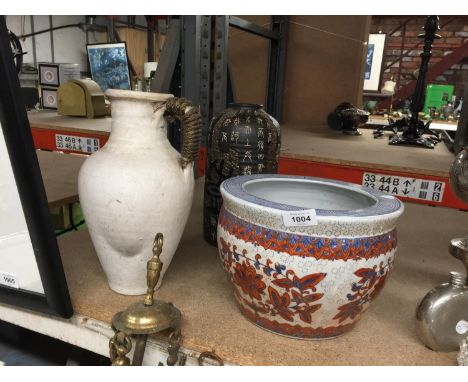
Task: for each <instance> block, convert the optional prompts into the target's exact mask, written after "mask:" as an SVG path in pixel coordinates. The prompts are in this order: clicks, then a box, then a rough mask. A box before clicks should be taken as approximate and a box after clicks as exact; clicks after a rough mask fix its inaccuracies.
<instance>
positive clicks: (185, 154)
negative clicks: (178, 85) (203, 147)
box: [166, 97, 203, 168]
mask: <svg viewBox="0 0 468 382" xmlns="http://www.w3.org/2000/svg"><path fill="white" fill-rule="evenodd" d="M166 118H167V119H168V121H169V122H171V123H172V122H174V121H175V120H176V119H177V120H179V121H180V122H181V123H182V131H183V143H182V149H181V151H180V154H181V158H180V164H181V166H182V168H185V167H187V165H188V164H189V163H192V162H194V161H195V160H196V159H197V158H198V147H199V145H200V139H201V133H202V126H203V121H202V117H201V114H200V112H199V111H198V109H197V108H195V107H194V106H193V105H192V103H191V102H190V101H188V100H187V99H186V98H177V97H174V98H171V99H170V100H168V101H167V102H166Z"/></svg>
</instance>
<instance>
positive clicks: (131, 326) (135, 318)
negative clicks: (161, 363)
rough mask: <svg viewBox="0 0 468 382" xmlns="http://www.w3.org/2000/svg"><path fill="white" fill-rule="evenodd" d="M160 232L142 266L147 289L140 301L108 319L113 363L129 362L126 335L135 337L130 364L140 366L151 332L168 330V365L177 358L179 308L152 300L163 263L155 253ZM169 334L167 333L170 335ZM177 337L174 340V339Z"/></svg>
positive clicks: (129, 345) (159, 245)
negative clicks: (171, 339)
mask: <svg viewBox="0 0 468 382" xmlns="http://www.w3.org/2000/svg"><path fill="white" fill-rule="evenodd" d="M163 239H164V238H163V235H162V234H161V233H158V234H157V235H156V237H155V239H154V244H153V257H152V258H151V259H150V260H149V261H148V263H147V265H146V269H147V273H146V281H147V285H148V290H147V293H146V296H145V299H144V301H142V302H137V303H135V304H132V305H130V306H129V307H128V308H127V309H126V310H125V311H123V312H118V313H117V314H115V315H114V317H113V318H112V328H113V329H114V331H115V332H116V334H115V335H114V337H112V338H111V340H110V341H109V351H110V359H111V362H112V365H114V366H125V365H129V364H130V361H129V359H128V357H126V354H128V353H129V352H130V350H131V348H132V342H131V339H130V337H131V336H133V337H135V339H136V343H135V352H134V356H133V360H132V365H134V366H135V365H141V364H142V362H143V356H144V352H145V348H146V341H147V338H148V335H149V334H155V333H159V332H162V331H164V330H168V329H170V330H171V331H172V334H173V333H176V334H175V335H174V336H175V337H174V340H173V342H172V344H171V343H170V345H169V350H170V351H169V350H168V352H169V357H168V364H169V363H171V364H176V363H177V360H176V361H175V362H174V359H175V358H176V357H178V355H177V353H176V352H175V351H174V350H173V349H177V352H178V349H179V348H180V344H179V341H180V338H181V334H180V321H181V317H182V315H181V313H180V311H179V310H178V309H177V308H176V307H175V306H174V305H172V304H171V303H168V302H165V301H160V300H154V288H155V287H156V285H157V283H158V280H159V276H160V274H161V270H162V267H163V263H162V262H161V260H160V258H159V256H160V255H161V252H162V247H163ZM172 334H171V336H172ZM175 340H177V341H176V342H174V341H175Z"/></svg>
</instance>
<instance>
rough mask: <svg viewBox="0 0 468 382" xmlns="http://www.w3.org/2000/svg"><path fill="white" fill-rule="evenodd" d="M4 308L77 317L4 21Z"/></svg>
mask: <svg viewBox="0 0 468 382" xmlns="http://www.w3.org/2000/svg"><path fill="white" fill-rule="evenodd" d="M0 83H1V84H2V86H1V87H0V174H1V176H0V305H1V304H8V305H15V306H19V307H22V308H27V309H31V310H37V311H40V312H44V313H48V314H54V315H59V316H62V317H67V318H68V317H70V316H71V315H72V314H73V310H72V305H71V301H70V297H69V294H68V288H67V283H66V280H65V274H64V271H63V266H62V262H61V258H60V253H59V248H58V245H57V240H56V238H55V232H54V229H53V226H52V222H51V220H50V214H49V208H48V203H47V197H46V194H45V190H44V184H43V181H42V176H41V172H40V169H39V163H38V160H37V155H36V150H35V148H34V143H33V139H32V134H31V129H30V127H29V122H28V117H27V115H26V109H25V107H24V103H23V102H22V98H21V94H20V84H19V79H18V75H17V73H16V68H15V64H14V61H13V54H12V50H11V47H10V42H9V37H8V32H7V28H6V23H5V17H4V16H0Z"/></svg>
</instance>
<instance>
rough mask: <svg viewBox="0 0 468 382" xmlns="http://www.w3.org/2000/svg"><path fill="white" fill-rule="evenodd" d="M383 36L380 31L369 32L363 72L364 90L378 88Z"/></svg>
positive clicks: (382, 53) (377, 89)
mask: <svg viewBox="0 0 468 382" xmlns="http://www.w3.org/2000/svg"><path fill="white" fill-rule="evenodd" d="M385 37H386V35H385V34H382V33H375V34H373V33H371V34H370V35H369V42H368V44H367V55H366V65H365V72H364V91H374V92H377V91H379V89H380V79H381V74H382V62H383V56H384V48H385Z"/></svg>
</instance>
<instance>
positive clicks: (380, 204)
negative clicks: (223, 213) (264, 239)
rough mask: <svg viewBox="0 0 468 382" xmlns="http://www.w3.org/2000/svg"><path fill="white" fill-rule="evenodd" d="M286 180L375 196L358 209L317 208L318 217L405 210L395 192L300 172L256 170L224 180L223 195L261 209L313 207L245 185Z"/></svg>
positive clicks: (298, 209) (377, 214)
mask: <svg viewBox="0 0 468 382" xmlns="http://www.w3.org/2000/svg"><path fill="white" fill-rule="evenodd" d="M282 180H287V181H288V182H289V181H295V182H303V183H315V184H320V185H328V186H335V187H338V188H341V189H348V190H350V191H352V192H356V193H359V194H361V195H365V196H368V197H370V198H372V199H373V200H375V203H374V204H373V205H372V206H369V207H364V208H360V209H354V210H325V209H315V213H316V215H317V217H330V218H334V217H335V218H345V219H346V218H369V217H379V216H382V217H388V215H394V214H395V215H400V214H401V213H403V210H404V205H403V203H402V202H401V201H400V200H399V199H397V198H396V197H394V196H391V195H388V194H385V193H383V192H380V191H376V190H373V189H370V188H366V187H363V186H361V185H357V184H353V183H347V182H342V181H338V180H332V179H324V178H316V177H307V176H296V175H279V174H256V175H243V176H237V177H233V178H229V179H227V180H225V181H224V182H223V183H221V193H222V195H223V198H229V199H231V200H232V201H233V202H237V203H240V204H246V203H247V204H249V205H250V206H252V205H253V206H255V207H256V208H258V209H263V210H265V209H269V210H271V209H272V210H276V211H277V212H281V211H302V210H308V209H309V208H305V207H299V206H295V205H293V204H283V203H277V202H272V201H269V200H266V199H263V198H260V197H258V196H254V195H252V194H251V193H249V192H248V191H246V190H245V185H247V184H249V183H253V182H263V181H278V182H281V181H282Z"/></svg>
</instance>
